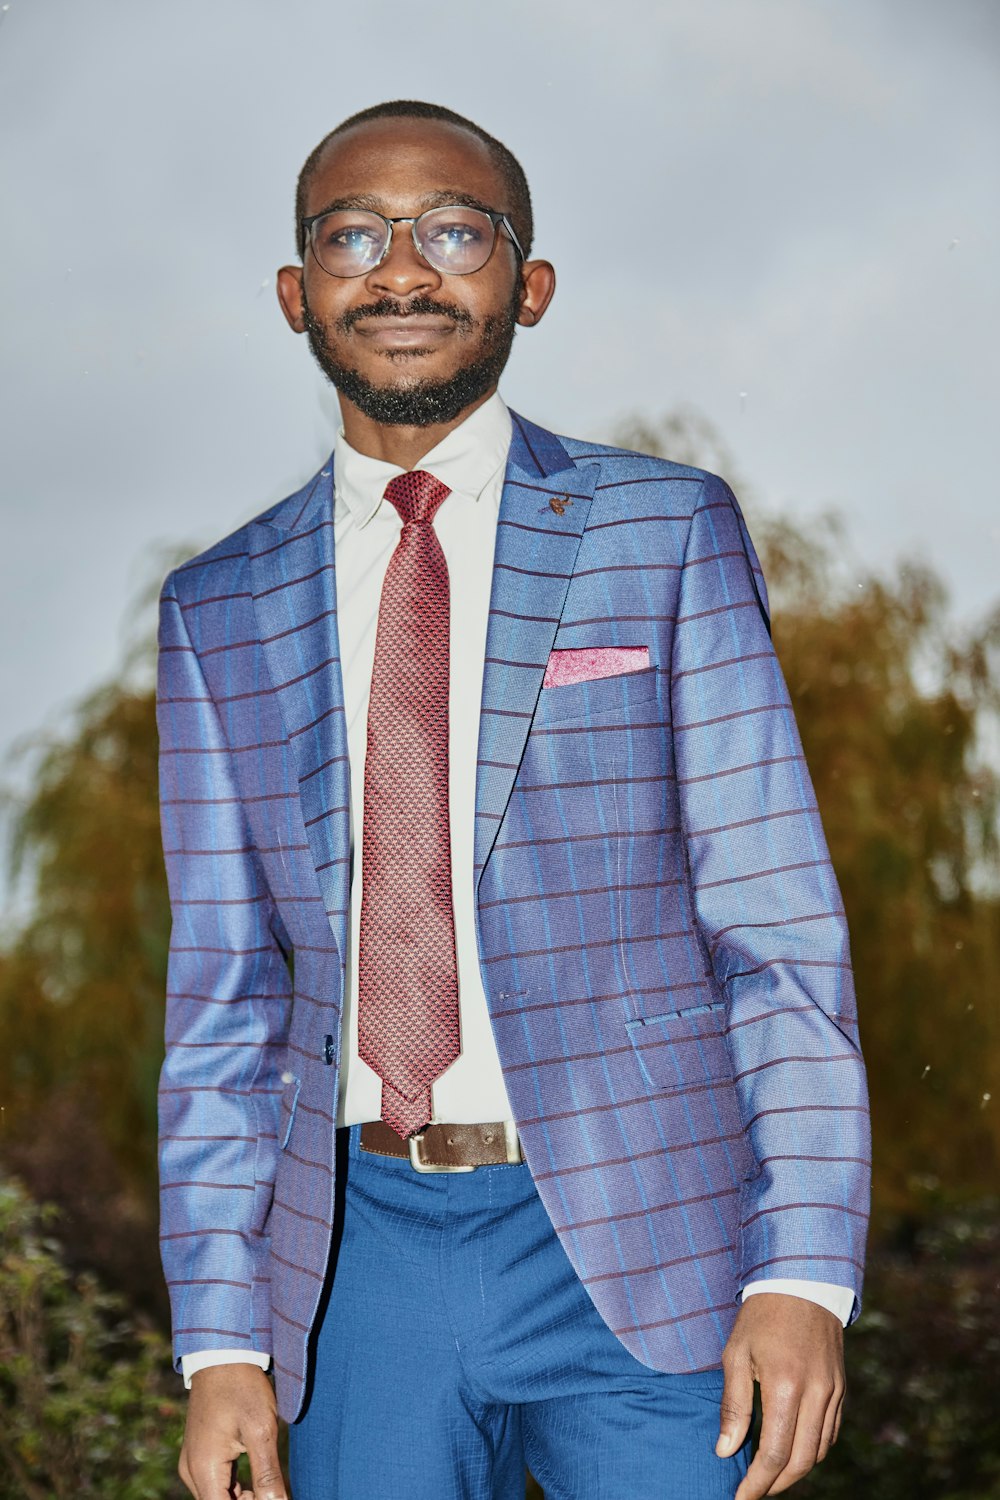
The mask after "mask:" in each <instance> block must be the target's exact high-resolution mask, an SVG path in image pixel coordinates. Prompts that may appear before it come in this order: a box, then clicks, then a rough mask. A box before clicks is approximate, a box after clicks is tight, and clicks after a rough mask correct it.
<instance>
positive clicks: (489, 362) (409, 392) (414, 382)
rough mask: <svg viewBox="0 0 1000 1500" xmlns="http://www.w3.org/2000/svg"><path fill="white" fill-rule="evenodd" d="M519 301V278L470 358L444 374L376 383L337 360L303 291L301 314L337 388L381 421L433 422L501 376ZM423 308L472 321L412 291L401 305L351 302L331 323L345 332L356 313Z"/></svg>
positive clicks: (386, 314)
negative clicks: (360, 305) (410, 298)
mask: <svg viewBox="0 0 1000 1500" xmlns="http://www.w3.org/2000/svg"><path fill="white" fill-rule="evenodd" d="M520 307H521V281H520V278H518V279H517V280H516V281H515V284H514V292H513V295H512V297H511V300H510V302H509V303H508V305H507V307H506V309H505V310H504V312H503V313H501V314H499V315H498V316H496V317H488V318H484V319H483V321H482V324H481V333H480V338H479V342H478V346H477V347H476V349H475V351H474V353H473V356H472V358H471V359H470V361H469V363H468V364H465V365H462V366H461V367H460V368H459V369H457V370H456V371H455V373H454V374H453V375H449V376H448V377H447V378H446V379H444V380H429V379H423V380H422V379H420V378H419V377H412V376H406V375H401V376H400V377H399V380H398V382H396V383H395V384H389V385H375V384H374V383H373V382H372V381H371V380H369V379H368V378H367V376H365V375H362V373H361V371H360V370H357V369H354V368H353V367H352V366H351V365H346V364H343V363H342V362H341V360H340V359H339V358H338V356H337V354H336V353H335V351H334V349H333V347H332V344H331V341H330V333H329V330H328V329H327V328H325V327H324V326H323V324H322V323H321V322H320V321H319V320H318V318H316V316H315V315H314V313H313V311H312V309H311V308H310V306H309V304H308V302H307V301H306V297H305V289H304V288H303V293H302V318H303V322H304V323H305V325H306V334H307V335H308V338H309V348H310V349H311V350H312V354H313V358H314V359H315V361H316V363H317V364H318V365H319V367H320V369H321V370H322V371H323V374H324V375H325V376H326V378H327V379H328V380H329V381H330V383H331V385H333V386H335V387H336V389H337V391H338V393H339V394H340V395H342V396H346V397H347V399H348V401H351V402H353V404H354V405H355V406H356V407H357V408H358V410H359V411H361V412H363V413H364V415H365V416H366V417H370V418H371V420H372V421H373V422H378V423H379V425H380V426H383V427H431V426H433V425H435V424H436V423H439V422H453V421H454V420H455V418H456V417H458V416H460V415H461V414H462V412H463V411H465V410H466V409H467V408H468V407H469V406H471V405H472V404H473V402H475V401H478V400H479V399H480V397H481V396H485V395H486V393H487V392H488V391H490V390H491V389H492V388H493V387H494V386H495V385H496V383H497V381H498V380H499V379H500V376H501V374H502V373H503V370H504V366H505V365H506V363H507V361H508V359H509V358H510V351H511V346H512V345H513V342H514V331H515V329H516V327H517V314H518V312H519V311H520ZM418 313H423V314H427V315H430V316H432V317H441V316H444V317H447V318H452V319H454V321H455V322H456V323H457V324H458V326H459V328H460V329H462V330H471V329H473V328H475V326H476V325H475V322H474V320H473V319H472V318H471V317H470V315H469V314H468V313H467V312H466V311H465V309H464V308H461V307H455V306H453V305H449V304H448V303H440V302H432V301H430V299H429V298H426V297H415V298H414V299H413V301H412V302H407V303H406V304H405V305H404V306H400V305H399V304H398V303H396V302H393V301H391V299H389V298H383V299H382V300H381V301H379V302H376V303H373V304H372V305H371V306H370V307H363V308H352V309H351V310H350V311H349V312H346V313H344V314H343V316H342V317H340V318H338V319H337V320H336V322H335V323H334V325H333V327H334V329H336V330H337V331H338V332H340V333H348V332H349V331H350V329H351V328H352V327H353V325H354V324H355V323H356V322H358V320H359V319H360V318H378V317H382V318H399V317H405V316H406V315H407V314H418Z"/></svg>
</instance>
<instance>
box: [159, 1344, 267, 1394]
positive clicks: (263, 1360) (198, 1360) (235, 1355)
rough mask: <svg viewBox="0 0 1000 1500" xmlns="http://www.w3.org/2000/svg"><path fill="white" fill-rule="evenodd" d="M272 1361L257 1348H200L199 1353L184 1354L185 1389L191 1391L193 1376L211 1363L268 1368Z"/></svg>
mask: <svg viewBox="0 0 1000 1500" xmlns="http://www.w3.org/2000/svg"><path fill="white" fill-rule="evenodd" d="M270 1363H271V1356H270V1355H269V1354H261V1353H260V1352H259V1351H258V1350H256V1349H199V1351H198V1353H197V1354H182V1355H181V1374H182V1375H183V1376H184V1389H185V1390H186V1391H189V1390H190V1389H191V1376H192V1375H195V1374H197V1372H198V1371H199V1370H207V1369H208V1368H209V1366H210V1365H256V1366H257V1367H258V1369H261V1370H266V1369H267V1367H268V1365H269V1364H270Z"/></svg>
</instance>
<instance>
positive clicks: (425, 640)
mask: <svg viewBox="0 0 1000 1500" xmlns="http://www.w3.org/2000/svg"><path fill="white" fill-rule="evenodd" d="M450 494H451V491H450V490H449V489H448V486H447V485H445V484H442V483H441V482H440V480H437V479H435V478H434V476H433V475H432V474H427V473H424V471H423V470H421V469H418V470H416V471H415V472H414V473H412V474H400V475H399V477H398V478H397V479H393V480H391V481H390V482H389V484H388V485H387V486H386V490H385V498H386V499H387V500H389V501H391V503H392V504H393V505H394V506H395V507H396V509H397V510H398V511H399V514H400V515H401V517H402V519H403V531H402V535H401V536H400V538H399V543H398V545H397V547H396V550H395V552H394V553H393V554H392V557H391V558H390V559H389V566H388V568H387V569H386V574H385V582H384V583H383V585H382V598H381V601H380V603H379V611H378V631H377V634H376V637H375V664H374V667H373V669H372V685H371V697H370V699H369V703H368V748H367V754H366V756H365V809H364V830H363V854H364V857H363V860H362V884H361V940H360V952H359V956H358V1053H359V1055H360V1056H361V1057H362V1058H363V1059H364V1061H365V1062H366V1063H367V1064H368V1066H369V1067H370V1068H373V1069H374V1070H375V1072H376V1073H378V1075H379V1077H380V1078H381V1079H382V1119H383V1120H384V1121H385V1122H386V1124H387V1125H391V1126H392V1128H393V1130H395V1132H396V1133H397V1135H400V1136H402V1137H403V1138H404V1139H405V1137H407V1136H409V1135H412V1134H413V1132H414V1131H417V1130H422V1129H423V1127H424V1126H425V1125H426V1124H427V1123H428V1122H429V1120H430V1118H431V1084H432V1082H433V1080H434V1079H435V1078H437V1077H438V1075H439V1074H441V1073H443V1072H444V1070H445V1068H447V1067H448V1066H449V1064H450V1063H453V1062H454V1061H455V1058H456V1057H458V1055H459V1052H460V1051H461V1045H460V1037H459V1021H458V966H457V961H456V957H455V917H454V912H453V910H452V895H451V838H450V830H449V822H448V686H449V655H448V647H449V638H448V632H449V604H448V564H447V563H446V562H445V557H444V553H443V552H442V550H441V543H440V542H439V541H438V539H437V535H436V533H435V531H434V528H433V525H432V524H431V523H432V522H433V519H434V515H435V512H436V511H437V509H438V506H439V505H440V504H441V502H442V501H443V500H444V499H445V498H446V496H448V495H450Z"/></svg>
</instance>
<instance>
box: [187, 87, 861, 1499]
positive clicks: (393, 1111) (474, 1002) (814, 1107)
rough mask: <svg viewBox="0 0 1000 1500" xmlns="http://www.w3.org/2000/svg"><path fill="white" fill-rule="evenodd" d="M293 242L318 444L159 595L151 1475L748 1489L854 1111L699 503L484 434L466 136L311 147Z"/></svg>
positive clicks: (794, 1411) (841, 1180) (837, 935)
mask: <svg viewBox="0 0 1000 1500" xmlns="http://www.w3.org/2000/svg"><path fill="white" fill-rule="evenodd" d="M610 224H611V225H612V226H613V227H611V228H609V220H608V217H607V215H606V213H605V211H604V210H603V209H601V208H600V207H597V206H592V207H591V209H589V210H588V209H581V212H580V217H579V223H578V225H577V232H578V233H579V234H580V235H581V236H583V237H584V238H585V239H586V241H587V243H588V246H589V249H590V253H591V254H593V255H596V256H599V257H600V258H601V262H602V264H603V265H604V267H605V268H606V270H607V272H608V274H613V275H628V274H642V273H643V269H644V265H645V263H646V260H647V258H648V256H649V254H650V253H651V251H650V247H649V246H647V245H645V244H644V243H643V242H642V241H641V239H640V240H638V241H633V240H625V241H623V240H622V238H621V236H620V214H619V212H618V211H617V210H616V213H615V215H614V216H613V218H612V219H611V220H610ZM297 231H298V236H299V249H300V252H301V257H302V264H301V266H298V265H296V266H286V267H284V268H283V269H282V270H281V271H280V273H279V277H278V288H279V297H280V301H281V306H282V309H283V311H284V314H285V317H286V318H287V320H288V322H289V324H290V325H291V327H292V328H293V329H294V330H295V331H296V332H299V333H303V332H304V333H306V334H307V335H308V339H309V343H310V345H311V348H312V351H313V354H314V356H315V357H316V359H317V360H318V362H319V364H320V366H321V367H322V368H323V370H324V371H325V372H326V374H327V375H328V376H329V378H330V379H331V381H332V382H333V384H334V385H335V387H336V388H337V391H338V395H339V399H340V408H341V414H342V420H343V427H342V430H341V432H340V433H339V434H338V436H337V439H336V443H335V447H334V454H333V457H332V460H331V461H330V462H329V463H327V464H326V465H325V466H324V468H323V469H322V471H321V472H320V473H319V474H318V475H317V476H316V477H315V478H314V479H313V480H311V481H310V482H309V483H308V484H307V485H306V486H305V487H304V488H303V489H302V490H301V491H299V493H298V494H296V495H293V496H292V497H291V498H289V499H288V500H285V501H282V502H281V503H280V504H279V505H276V506H274V507H272V508H271V509H270V510H269V511H266V512H265V513H264V514H263V515H262V516H260V517H259V518H258V519H257V520H255V521H253V522H251V523H250V524H249V525H247V526H245V527H243V528H241V529H240V530H239V531H237V532H236V533H235V534H234V535H233V536H231V537H229V538H227V539H226V540H225V541H223V542H220V543H219V544H217V545H216V546H214V547H212V548H210V549H209V550H208V551H207V552H205V553H203V554H202V555H201V556H200V557H197V558H195V559H194V560H193V561H192V562H190V563H188V564H186V565H185V566H184V567H181V568H179V569H178V570H177V571H176V572H175V573H174V574H172V575H171V577H170V578H168V580H167V582H166V584H165V586H164V592H163V600H162V627H161V657H160V683H159V698H158V716H159V724H160V733H161V747H162V782H161V796H162V810H163V831H164V848H165V853H166V860H167V867H168V873H169V878H170V889H171V899H172V903H173V909H174V929H173V937H172V947H171V967H170V977H169V1000H168V1007H169V1008H168V1017H167V1057H166V1061H165V1064H164V1068H163V1075H162V1080H161V1178H162V1193H163V1224H162V1228H163V1237H162V1238H163V1258H164V1265H165V1269H166V1276H167V1280H168V1283H169V1286H170V1291H171V1297H172V1302H173V1311H174V1325H175V1327H174V1332H175V1341H176V1344H175V1347H176V1354H177V1358H178V1364H179V1366H180V1367H181V1368H182V1369H183V1371H184V1374H185V1377H186V1379H187V1380H188V1382H189V1383H190V1388H191V1398H190V1408H189V1415H188V1423H187V1430H186V1435H185V1440H184V1446H183V1450H182V1454H181V1462H180V1472H181V1475H182V1477H183V1479H184V1481H185V1483H186V1484H187V1486H188V1488H189V1489H190V1490H191V1491H192V1493H193V1494H195V1495H196V1496H197V1497H198V1500H219V1497H222V1496H225V1495H228V1494H231V1493H232V1494H239V1493H240V1490H239V1487H238V1485H236V1483H235V1480H234V1478H233V1474H234V1468H233V1464H234V1460H235V1459H236V1457H237V1455H238V1454H239V1453H240V1452H242V1451H244V1450H246V1452H247V1453H248V1456H249V1461H250V1467H251V1471H252V1475H253V1494H254V1495H255V1496H256V1497H257V1500H264V1497H277V1496H285V1495H286V1494H287V1493H288V1492H287V1490H286V1488H285V1485H284V1479H283V1477H282V1474H281V1472H280V1468H279V1462H278V1455H277V1445H276V1409H277V1411H279V1412H280V1413H281V1415H283V1416H284V1417H285V1418H286V1419H287V1420H288V1421H289V1423H290V1424H291V1429H290V1462H291V1468H292V1476H291V1477H292V1482H293V1486H294V1493H295V1497H296V1500H332V1497H335V1496H336V1497H349V1500H369V1497H370V1500H375V1497H378V1500H386V1497H390V1496H397V1495H398V1496H404V1495H405V1496H407V1497H418V1500H424V1497H426V1500H431V1497H433V1500H444V1497H446V1496H456V1497H457V1496H463V1497H477V1500H478V1497H483V1500H485V1497H491V1500H511V1497H513V1496H514V1495H523V1493H524V1490H523V1484H524V1465H525V1462H527V1463H528V1464H529V1465H530V1467H531V1468H532V1470H533V1471H534V1473H535V1474H536V1476H537V1477H538V1478H539V1480H540V1482H541V1483H542V1485H543V1487H544V1489H545V1493H546V1495H547V1496H550V1497H555V1500H559V1497H565V1500H592V1497H598V1496H600V1497H605V1496H607V1497H611V1496H614V1497H619V1496H620V1497H622V1500H642V1497H653V1496H657V1497H660V1496H663V1497H666V1496H684V1497H687V1496H692V1497H699V1500H700V1497H707V1496H715V1495H719V1496H723V1495H728V1496H731V1495H732V1494H733V1493H734V1492H735V1493H736V1494H737V1496H738V1500H756V1497H758V1496H762V1495H764V1494H775V1493H778V1492H779V1491H780V1490H783V1489H785V1488H787V1486H788V1485H790V1484H791V1483H793V1482H794V1480H795V1479H797V1478H798V1477H800V1476H801V1475H803V1474H805V1473H806V1472H807V1471H808V1470H809V1469H810V1468H811V1466H812V1465H813V1464H814V1463H815V1462H817V1461H818V1460H821V1459H822V1458H823V1457H824V1456H825V1454H826V1452H827V1451H828V1449H829V1447H830V1445H831V1443H832V1442H834V1441H835V1439H836V1436H837V1431H838V1428H839V1424H840V1408H841V1402H842V1398H843V1393H844V1376H843V1367H842V1332H841V1329H842V1324H843V1323H846V1322H847V1321H849V1320H850V1318H852V1317H853V1316H855V1315H856V1313H857V1310H858V1306H859V1302H858V1294H859V1289H860V1276H861V1268H862V1260H863V1247H864V1234H865V1223H866V1212H867V1158H868V1145H867V1136H866V1125H867V1119H866V1113H865V1084H864V1074H863V1067H862V1063H861V1058H860V1053H859V1050H858V1039H857V1030H856V1024H855V1017H854V1009H853V991H852V986H851V973H850V963H849V956H848V946H847V936H846V931H845V927H844V921H843V913H842V910H841V903H840V898H839V894H838V891H837V887H836V883H835V880H834V877H833V873H832V870H831V868H830V864H829V859H828V855H827V852H826V847H825V844H824V841H823V835H822V830H821V828H820V825H819V821H818V815H817V812H816V808H815V804H814V798H813V794H812V790H811V787H810V784H809V780H808V775H807V772H806V769H805V766H804V764H803V760H802V754H801V747H800V745H799V741H798V738H797V735H796V731H795V726H794V721H793V719H792V716H791V711H790V709H789V706H788V700H787V695H786V692H785V688H784V683H783V681H782V678H781V674H780V670H779V668H778V665H777V662H776V660H775V657H774V653H773V651H772V648H771V643H770V637H769V630H768V613H767V600H766V594H765V589H764V583H763V579H762V577H761V575H760V570H759V566H758V563H757V560H756V557H755V554H754V552H753V549H752V546H751V543H750V540H749V537H748V535H747V533H746V530H745V527H744V525H743V521H742V518H741V516H740V512H739V509H738V507H737V505H736V502H735V500H734V499H733V496H732V495H731V493H730V492H729V490H728V489H727V487H726V486H725V485H724V484H723V482H722V481H721V480H719V479H716V478H715V477H714V476H712V475H709V474H706V473H704V472H702V471H700V470H697V469H692V468H688V467H684V466H682V465H677V464H671V463H667V462H663V461H660V460H657V459H652V458H647V457H643V456H642V455H639V454H633V453H626V452H622V451H619V450H615V449H610V448H608V447H606V446H600V447H599V446H595V445H593V444H589V443H585V442H580V441H576V440H569V439H561V438H557V437H555V436H553V435H552V434H551V433H549V432H546V431H545V430H544V429H542V428H539V427H537V426H535V425H533V424H532V423H530V422H527V421H525V420H524V419H523V418H521V417H518V416H516V415H515V414H514V413H511V412H508V410H507V408H506V407H505V405H504V404H503V402H502V401H501V399H500V397H499V395H498V394H497V389H496V388H497V381H498V379H499V376H500V374H501V372H502V370H503V368H504V365H505V363H506V360H507V356H508V354H509V351H510V347H511V341H512V338H513V333H514V329H515V326H519V327H522V328H527V327H531V326H533V325H534V324H535V323H537V322H538V321H539V320H540V318H541V317H542V316H543V314H544V312H545V310H546V308H547V307H548V304H549V302H550V300H551V297H552V294H553V291H554V285H555V278H554V272H553V269H552V267H551V265H549V264H548V262H546V261H544V260H538V259H534V260H532V259H530V258H529V257H530V251H531V239H532V221H531V205H530V198H529V194H528V189H527V185H526V183H525V181H524V177H523V173H522V172H521V170H520V168H519V166H518V164H517V162H516V161H515V160H514V158H513V157H512V156H511V155H510V153H509V152H508V151H506V149H505V148H504V147H503V146H502V145H500V143H499V142H497V141H495V140H494V139H493V138H492V137H490V136H488V135H487V134H486V133H485V132H483V131H482V130H481V129H480V128H479V127H478V126H476V125H474V124H473V123H472V122H470V121H467V120H464V119H463V118H462V117H460V116H457V115H454V114H452V113H451V112H450V111H447V110H444V109H439V108H437V107H435V106H430V105H424V104H416V103H411V102H403V103H394V104H389V105H383V106H378V107H376V108H375V109H373V110H368V111H365V112H363V113H362V114H360V115H357V116H354V117H352V118H351V119H350V120H348V121H346V122H345V123H344V124H343V125H342V126H340V127H338V128H337V130H335V131H334V132H333V133H332V135H330V136H328V137H327V138H326V139H325V140H324V141H323V142H322V143H321V144H320V146H319V147H317V149H316V150H315V151H314V152H313V154H312V155H311V156H310V158H309V159H308V161H307V162H306V165H305V167H304V169H303V173H302V176H301V178H300V182H299V194H298V203H297ZM269 1362H273V1370H274V1380H275V1387H276V1392H277V1400H275V1395H274V1393H273V1391H272V1386H271V1383H270V1380H269V1378H268V1376H267V1375H266V1374H265V1373H263V1371H264V1369H265V1368H266V1367H267V1366H268V1364H269ZM755 1380H757V1381H759V1383H760V1387H761V1394H762V1402H763V1413H764V1417H763V1429H762V1437H761V1442H760V1445H759V1450H758V1453H757V1455H756V1457H755V1458H754V1460H753V1463H752V1465H750V1467H749V1471H748V1470H747V1465H748V1462H749V1454H748V1451H747V1432H748V1427H749V1422H750V1417H751V1409H752V1395H753V1385H754V1381H755ZM720 1404H721V1430H720Z"/></svg>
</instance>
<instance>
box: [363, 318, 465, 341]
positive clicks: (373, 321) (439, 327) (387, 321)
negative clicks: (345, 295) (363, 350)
mask: <svg viewBox="0 0 1000 1500" xmlns="http://www.w3.org/2000/svg"><path fill="white" fill-rule="evenodd" d="M354 331H355V333H358V334H360V335H361V337H362V338H364V339H367V340H368V341H369V342H370V343H372V344H374V345H376V346H381V347H383V348H391V349H426V348H428V346H430V345H432V344H437V343H440V342H441V341H442V340H443V339H446V338H448V337H449V336H450V335H451V334H453V333H454V332H455V324H454V323H453V322H452V321H451V319H450V318H442V317H440V316H438V317H429V316H427V315H426V314H422V313H420V314H418V313H414V314H412V315H411V316H410V317H407V318H359V319H358V321H357V323H356V324H355V325H354Z"/></svg>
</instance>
